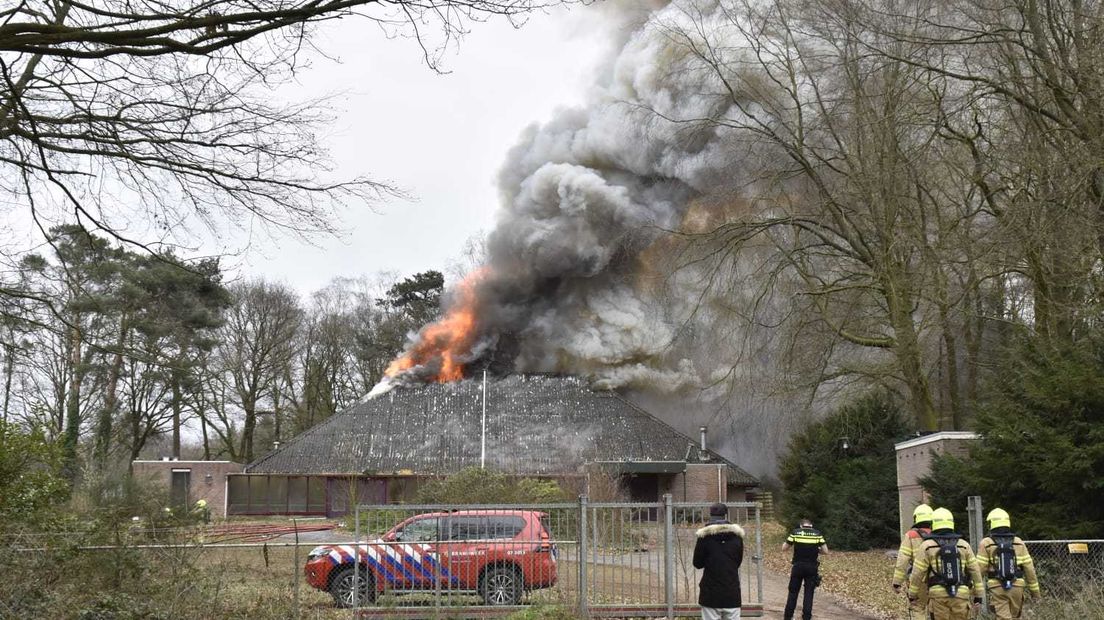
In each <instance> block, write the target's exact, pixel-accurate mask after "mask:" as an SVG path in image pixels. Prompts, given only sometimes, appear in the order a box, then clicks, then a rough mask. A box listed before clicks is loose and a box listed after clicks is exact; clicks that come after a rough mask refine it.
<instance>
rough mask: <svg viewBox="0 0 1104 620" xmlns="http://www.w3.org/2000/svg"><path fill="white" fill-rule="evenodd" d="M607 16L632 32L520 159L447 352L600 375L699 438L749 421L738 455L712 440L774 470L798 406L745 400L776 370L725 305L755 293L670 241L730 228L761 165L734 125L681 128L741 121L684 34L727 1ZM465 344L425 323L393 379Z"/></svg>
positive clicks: (538, 131)
mask: <svg viewBox="0 0 1104 620" xmlns="http://www.w3.org/2000/svg"><path fill="white" fill-rule="evenodd" d="M602 10H603V11H604V12H605V16H606V17H607V18H608V19H609V22H610V24H611V27H612V28H615V30H616V32H617V33H618V38H616V39H615V41H616V42H615V43H614V44H613V49H612V50H611V54H610V57H609V58H608V60H607V61H606V62H605V63H603V65H602V67H603V69H602V71H601V72H600V76H599V78H598V83H597V84H596V85H595V87H594V89H593V91H592V96H591V97H590V100H589V102H588V103H587V105H585V106H583V107H579V108H572V109H564V110H561V111H560V112H559V113H558V114H557V115H556V116H555V118H554V119H553V120H551V121H550V122H547V123H545V124H543V125H535V126H532V127H530V128H529V129H527V130H526V131H525V132H524V134H523V135H522V136H521V138H520V140H519V142H518V144H517V145H516V146H515V147H514V148H513V149H511V150H510V152H509V153H508V155H507V157H506V162H505V164H504V166H503V167H502V170H501V172H500V174H499V177H498V186H499V190H500V197H501V200H500V210H499V212H498V217H497V224H496V227H495V229H494V230H493V231H492V232H491V234H490V236H489V238H488V245H487V263H486V266H485V268H484V269H482V270H480V272H479V273H478V275H477V276H475V277H474V278H473V279H471V280H470V281H468V282H465V284H464V285H463V286H462V287H460V290H461V291H462V293H460V294H457V295H456V296H455V297H454V300H453V302H452V303H451V304H450V305H449V306H448V307H447V311H448V312H449V313H453V314H455V313H461V314H462V315H463V316H465V317H475V318H474V323H472V325H471V329H472V330H473V333H471V334H468V335H465V336H464V337H463V338H460V339H459V340H460V341H462V342H463V343H464V349H463V350H462V351H460V352H459V353H458V354H457V353H456V352H452V353H449V354H448V357H447V359H451V360H457V359H459V360H460V362H461V363H463V364H467V365H471V364H482V365H483V366H484V367H490V368H492V369H496V368H498V369H502V370H510V371H517V372H553V373H573V374H583V375H588V376H591V377H593V378H594V379H595V380H596V382H597V383H599V384H600V385H604V386H607V387H617V388H622V389H625V390H628V391H629V392H630V393H631V394H635V395H636V398H638V400H640V401H643V402H646V403H647V405H648V406H649V407H650V408H652V409H653V410H655V411H658V412H659V413H661V414H664V412H666V415H665V417H667V418H668V419H669V421H672V422H673V423H675V424H676V426H679V427H683V428H684V430H690V431H691V432H692V430H693V428H694V426H695V425H696V424H699V423H702V422H710V423H711V424H713V426H711V427H712V428H717V429H719V430H722V431H723V429H724V428H725V424H729V425H733V424H737V423H738V424H739V426H740V437H743V438H745V440H744V441H742V442H739V443H740V444H741V445H740V446H739V447H738V446H737V443H738V442H737V439H736V438H734V437H733V436H732V434H731V433H728V432H721V433H718V434H716V435H714V436H719V437H722V438H726V439H722V440H720V441H721V443H722V444H724V443H728V444H729V446H728V447H729V453H730V454H733V453H735V454H736V455H737V456H738V457H740V458H739V459H738V460H739V461H741V462H743V463H747V462H749V461H753V460H756V459H759V458H765V459H766V461H767V462H771V461H773V451H774V449H775V448H776V447H777V446H775V445H774V443H772V442H771V441H763V435H764V434H766V430H765V429H766V424H767V422H766V420H767V419H770V418H772V417H773V412H772V408H784V407H787V406H788V405H783V404H779V403H780V402H781V401H779V400H778V399H777V398H759V397H755V396H752V395H751V393H750V392H749V391H741V392H740V394H739V398H737V399H735V400H734V399H733V386H740V387H738V389H740V390H743V389H744V387H745V386H747V385H750V383H751V382H750V381H747V379H748V378H749V377H758V379H759V381H758V383H759V384H760V385H762V384H763V382H762V378H763V374H764V373H766V372H768V371H769V369H770V365H771V362H770V360H768V359H765V358H762V357H759V358H757V357H756V356H755V355H750V356H749V355H747V351H746V347H744V348H743V349H742V347H743V345H745V344H746V336H747V334H746V333H743V332H741V331H740V330H739V329H738V328H735V327H733V326H731V325H730V324H729V323H724V322H723V321H722V320H721V319H720V318H718V317H720V315H719V314H718V313H717V312H714V311H713V309H714V307H715V306H716V304H718V303H721V302H723V303H726V304H735V303H738V302H739V301H740V300H739V299H732V298H729V297H728V296H737V297H738V296H739V295H741V294H742V291H741V290H740V288H739V286H738V282H733V281H731V279H732V278H738V277H740V274H738V273H735V272H733V273H729V274H727V275H726V276H725V277H726V278H729V279H730V281H729V282H728V283H727V284H726V283H724V282H722V283H718V281H717V278H716V275H715V274H710V273H706V272H705V269H704V268H695V267H694V266H685V265H684V266H682V267H681V268H678V267H679V265H678V259H677V258H676V257H674V256H673V254H676V253H677V252H675V251H674V248H675V247H676V244H675V242H674V241H672V232H675V231H686V230H687V229H688V228H694V227H698V228H700V227H702V226H703V225H705V226H708V225H710V224H713V223H718V222H723V221H724V218H725V217H726V216H727V213H726V210H730V209H733V208H736V207H738V206H739V205H740V204H741V198H740V196H741V192H742V191H743V190H742V189H741V188H744V187H745V186H746V184H747V183H748V182H749V179H750V178H751V177H752V174H751V173H750V170H749V169H750V168H751V167H752V166H753V164H752V163H751V162H753V161H754V158H753V157H751V156H750V155H749V154H748V153H746V148H747V147H746V144H745V141H742V140H741V137H740V136H739V135H738V134H737V133H736V132H732V131H723V130H721V129H718V128H717V127H716V126H715V125H710V124H701V123H694V122H681V121H680V119H708V118H718V117H723V116H725V115H726V114H733V113H734V112H733V111H732V110H731V109H730V108H731V101H732V100H731V94H730V93H727V92H725V91H724V89H723V88H722V85H721V84H719V83H717V82H716V78H714V77H710V76H711V74H710V73H709V72H705V71H701V70H694V67H693V63H692V62H690V61H689V58H688V51H687V49H686V46H685V41H683V40H680V38H679V37H678V36H676V35H675V34H673V33H677V32H678V31H679V29H680V28H681V27H682V26H686V27H689V26H690V24H689V22H688V20H689V19H690V15H691V14H692V15H693V20H694V21H695V22H698V23H709V22H710V21H711V20H713V19H717V20H720V19H722V16H721V15H719V14H718V15H715V16H714V15H713V13H714V12H720V11H721V10H722V9H721V8H720V7H719V5H718V3H716V2H707V1H696V2H691V1H687V2H654V1H653V2H639V1H637V2H617V3H609V4H608V5H607V6H606V7H605V8H604V9H602ZM760 155H761V154H760ZM446 320H448V319H447V316H446ZM724 320H727V321H730V319H724ZM719 321H720V322H719ZM725 326H727V327H725ZM455 340H457V339H456V338H455V337H451V336H450V337H449V338H441V337H440V336H435V335H434V333H433V327H432V326H430V327H427V328H426V329H425V330H423V331H422V333H421V334H419V335H418V337H417V339H416V341H415V342H414V343H413V344H412V346H411V349H410V350H409V351H408V352H407V355H406V356H404V358H403V361H401V364H399V365H398V366H396V372H394V373H392V374H395V375H396V377H395V378H394V379H393V381H394V382H398V383H401V382H403V381H409V380H426V379H430V378H435V377H439V375H440V372H441V371H442V364H443V363H445V360H446V357H445V356H442V355H440V354H435V353H433V351H435V350H437V349H440V348H448V347H449V342H453V341H455ZM737 350H743V351H744V353H743V355H742V357H741V359H740V360H739V361H737V359H736V354H735V353H734V352H735V351H737ZM416 351H420V353H416V354H415V353H414V352H416ZM400 371H401V372H400ZM767 383H768V384H769V382H767ZM672 417H673V418H675V419H674V420H672V419H671V418H672ZM718 420H722V421H724V423H723V424H719V425H718ZM734 420H735V421H737V422H733V421H734ZM745 444H746V445H745ZM718 447H722V448H723V447H724V446H723V445H722V446H718ZM751 469H759V470H760V471H761V470H762V468H761V467H760V468H756V467H751Z"/></svg>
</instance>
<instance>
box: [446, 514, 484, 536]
mask: <svg viewBox="0 0 1104 620" xmlns="http://www.w3.org/2000/svg"><path fill="white" fill-rule="evenodd" d="M447 521H448V528H449V535H448V539H449V540H480V539H483V538H486V537H487V536H486V535H485V533H486V529H487V528H486V525H485V524H486V522H487V520H486V519H485V518H482V517H448V519H447Z"/></svg>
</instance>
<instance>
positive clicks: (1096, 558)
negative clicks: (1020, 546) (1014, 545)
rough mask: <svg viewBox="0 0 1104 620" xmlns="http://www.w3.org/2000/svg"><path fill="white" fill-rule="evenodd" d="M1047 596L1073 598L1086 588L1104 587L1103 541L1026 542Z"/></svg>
mask: <svg viewBox="0 0 1104 620" xmlns="http://www.w3.org/2000/svg"><path fill="white" fill-rule="evenodd" d="M1024 544H1025V545H1026V546H1027V550H1028V552H1030V553H1031V558H1032V560H1033V561H1034V563H1035V570H1036V572H1038V574H1039V583H1040V584H1041V585H1042V587H1043V590H1044V591H1045V592H1047V593H1048V594H1055V595H1058V596H1072V595H1077V594H1078V593H1080V592H1081V591H1082V590H1083V589H1084V588H1085V586H1086V584H1096V585H1097V587H1104V540H1027V541H1024Z"/></svg>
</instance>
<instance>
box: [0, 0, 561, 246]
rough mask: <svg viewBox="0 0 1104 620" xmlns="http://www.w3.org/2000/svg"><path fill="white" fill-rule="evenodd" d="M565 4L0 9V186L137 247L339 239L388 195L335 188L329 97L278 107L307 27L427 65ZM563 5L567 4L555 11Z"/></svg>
mask: <svg viewBox="0 0 1104 620" xmlns="http://www.w3.org/2000/svg"><path fill="white" fill-rule="evenodd" d="M564 1H565V0H429V1H427V2H418V1H412V0H401V1H398V2H383V1H381V0H185V1H182V2H171V3H166V2H161V1H160V0H97V1H96V2H85V1H80V0H24V1H20V2H11V3H7V5H6V6H5V7H3V8H0V189H2V190H3V191H4V192H6V193H9V194H10V195H13V196H16V197H17V203H18V204H20V205H21V206H23V207H25V208H26V209H27V213H28V216H29V217H32V218H35V221H36V222H39V225H40V227H46V226H48V224H46V223H44V222H43V221H42V220H43V219H44V218H47V217H48V216H49V215H52V214H59V213H60V214H65V217H66V219H67V221H69V222H72V221H74V220H75V221H76V222H77V223H79V224H81V225H83V226H86V227H89V228H97V229H101V230H104V231H107V232H108V233H110V234H113V235H115V236H116V237H118V238H119V239H123V240H128V241H133V242H142V241H144V240H145V239H143V237H148V236H150V235H152V236H154V237H155V238H159V239H163V240H172V237H173V235H177V237H178V238H179V236H180V235H182V234H185V231H191V232H193V233H194V232H195V230H196V227H199V228H202V227H204V226H206V227H208V228H209V229H210V230H212V231H213V232H215V233H216V234H218V233H219V232H220V231H221V230H222V229H223V228H224V227H225V225H226V223H227V222H231V223H234V224H237V225H240V226H242V227H248V228H250V229H252V228H254V227H274V228H277V229H281V230H285V231H293V232H295V233H301V234H311V233H316V232H319V231H322V232H326V231H332V230H334V229H335V226H336V224H335V217H334V215H333V213H332V207H333V206H334V204H335V203H344V202H350V201H351V202H357V203H359V202H363V201H370V200H373V199H375V198H378V197H379V196H380V195H381V194H383V193H389V192H393V191H394V189H393V188H391V187H389V186H387V185H385V184H381V183H378V182H374V181H372V180H370V179H368V178H364V177H360V178H355V179H351V180H337V179H332V178H330V177H329V176H328V175H327V170H328V169H329V163H328V158H327V154H326V150H325V148H324V147H323V146H322V145H321V144H320V143H319V142H318V140H317V130H318V129H319V127H320V123H323V122H324V121H325V120H326V114H325V111H324V109H325V107H324V99H319V98H315V99H313V100H310V101H304V102H300V103H296V104H291V105H280V104H276V103H273V97H272V89H273V88H274V87H275V86H278V85H280V84H282V83H285V82H286V81H288V80H289V79H290V78H291V77H292V76H293V74H294V72H295V71H297V70H298V69H300V68H302V66H303V52H304V50H310V49H312V35H313V34H314V32H315V26H316V25H317V24H319V23H320V22H323V21H326V20H333V19H339V18H347V17H357V18H360V19H363V20H365V21H366V23H368V24H373V25H375V26H377V27H379V28H380V29H381V30H382V31H383V34H385V35H388V36H392V35H402V36H410V37H413V38H414V39H416V41H417V42H418V43H419V44H420V45H421V49H422V51H423V53H424V55H425V58H426V61H427V63H428V64H429V65H430V66H431V67H436V66H437V63H438V61H439V59H440V58H441V54H442V52H443V51H444V50H445V49H446V48H447V47H448V45H449V44H450V43H452V42H453V41H455V40H456V39H457V38H458V37H460V36H461V35H462V34H463V33H464V32H465V30H466V27H467V25H468V24H469V23H470V22H472V21H478V20H482V19H486V18H488V17H490V16H496V15H497V16H504V17H505V18H513V19H519V18H521V17H522V16H523V15H525V14H526V13H528V12H530V11H533V10H537V9H541V8H544V7H548V6H552V5H557V4H562V3H564ZM566 1H567V2H570V1H572V0H566Z"/></svg>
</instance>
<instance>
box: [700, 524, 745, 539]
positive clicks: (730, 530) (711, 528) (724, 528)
mask: <svg viewBox="0 0 1104 620" xmlns="http://www.w3.org/2000/svg"><path fill="white" fill-rule="evenodd" d="M717 534H735V535H737V536H739V537H740V538H743V537H744V528H742V527H740V526H739V525H736V524H735V523H713V524H710V525H707V526H705V527H703V528H701V529H700V530H698V531H697V536H698V538H705V537H706V536H716V535H717Z"/></svg>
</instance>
